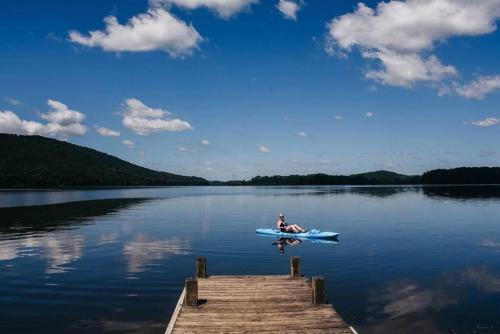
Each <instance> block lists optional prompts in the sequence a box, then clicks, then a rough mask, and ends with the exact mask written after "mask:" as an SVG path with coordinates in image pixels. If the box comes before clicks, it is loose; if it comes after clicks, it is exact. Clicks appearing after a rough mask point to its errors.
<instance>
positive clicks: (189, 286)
mask: <svg viewBox="0 0 500 334" xmlns="http://www.w3.org/2000/svg"><path fill="white" fill-rule="evenodd" d="M184 305H186V306H198V280H196V278H192V277H189V278H186V295H185V296H184Z"/></svg>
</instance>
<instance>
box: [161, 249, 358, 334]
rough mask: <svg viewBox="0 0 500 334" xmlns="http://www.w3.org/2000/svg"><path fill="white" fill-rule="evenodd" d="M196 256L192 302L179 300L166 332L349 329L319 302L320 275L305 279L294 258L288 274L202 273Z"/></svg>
mask: <svg viewBox="0 0 500 334" xmlns="http://www.w3.org/2000/svg"><path fill="white" fill-rule="evenodd" d="M200 259H203V258H199V259H198V260H197V277H198V279H197V280H196V284H197V287H198V296H197V299H198V301H199V303H198V306H197V307H185V306H186V305H181V304H179V305H178V306H179V310H177V311H176V312H174V316H172V320H171V321H170V323H169V327H168V328H167V332H166V333H167V334H187V333H191V334H196V333H227V334H246V333H252V334H253V333H263V334H271V333H277V332H278V333H279V332H286V333H291V334H294V333H295V334H298V333H305V334H324V333H333V334H348V333H349V334H352V333H353V332H352V331H351V329H350V328H349V327H348V326H347V324H346V323H345V322H344V320H343V319H342V317H340V315H339V314H338V313H337V312H336V311H335V310H334V309H333V308H332V307H331V306H330V305H328V304H325V303H326V293H325V292H324V280H313V281H310V280H308V279H306V278H304V277H301V276H300V259H299V260H293V259H292V260H291V262H290V265H291V275H276V276H274V275H263V276H257V275H240V276H207V275H206V267H205V266H206V263H205V262H204V260H200ZM204 276H205V277H206V278H203V277H204ZM193 284H194V283H193ZM313 292H316V296H315V297H313V296H314V294H313ZM184 293H185V292H184ZM314 303H318V304H319V305H314Z"/></svg>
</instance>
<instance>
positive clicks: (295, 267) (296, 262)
mask: <svg viewBox="0 0 500 334" xmlns="http://www.w3.org/2000/svg"><path fill="white" fill-rule="evenodd" d="M300 267H301V266H300V257H298V256H292V257H291V258H290V276H292V278H296V277H300V269H301V268H300Z"/></svg>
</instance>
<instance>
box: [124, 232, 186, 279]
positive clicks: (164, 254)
mask: <svg viewBox="0 0 500 334" xmlns="http://www.w3.org/2000/svg"><path fill="white" fill-rule="evenodd" d="M190 248H191V245H190V242H189V240H181V239H179V238H171V239H167V240H157V239H155V238H153V237H151V236H149V235H147V234H138V235H137V236H136V237H135V238H134V240H131V241H127V242H126V243H125V245H124V246H123V254H125V255H126V256H127V258H128V264H127V271H128V272H129V273H140V272H143V271H144V270H146V266H147V265H149V264H150V263H151V262H153V261H155V260H166V259H168V258H170V257H172V256H174V255H186V254H189V249H190Z"/></svg>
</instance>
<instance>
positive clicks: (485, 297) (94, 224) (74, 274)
mask: <svg viewBox="0 0 500 334" xmlns="http://www.w3.org/2000/svg"><path fill="white" fill-rule="evenodd" d="M65 202H70V203H65ZM280 211H284V212H285V213H286V215H287V219H288V222H293V223H300V224H303V225H305V226H309V227H315V228H319V229H322V230H330V231H335V232H340V233H341V235H340V238H339V240H338V243H329V244H328V243H312V242H309V241H304V242H301V243H290V242H286V241H279V240H276V239H274V238H272V237H260V236H257V235H255V233H254V231H255V228H258V227H269V226H273V225H274V224H275V220H276V216H277V214H278V213H279V212H280ZM277 241H279V242H277ZM283 252H284V254H282V253H283ZM198 255H204V256H206V257H207V258H208V271H209V273H212V274H264V273H267V274H286V273H288V265H289V256H290V255H298V256H301V257H302V261H303V271H304V274H305V275H307V276H312V275H316V274H322V275H323V276H325V277H326V279H327V283H328V286H327V288H328V297H329V301H330V302H332V303H333V305H334V306H335V308H336V309H337V310H338V311H339V313H340V314H341V315H342V316H343V317H344V318H345V319H346V321H347V322H348V323H349V324H351V325H353V326H355V327H356V329H358V331H359V332H360V333H403V332H404V333H500V316H499V315H500V188H499V187H467V188H463V187H448V188H445V187H441V188H425V189H423V188H414V187H398V188H390V187H353V188H349V187H290V188H289V187H278V188H272V187H269V188H266V187H261V188H251V187H233V188H227V187H187V188H183V187H179V188H146V189H110V190H99V189H95V190H74V191H31V192H29V191H19V192H7V191H4V192H0V333H33V332H36V333H54V332H58V333H101V332H110V333H113V332H116V333H163V331H164V329H165V327H166V324H167V322H168V320H169V317H170V315H171V312H172V311H173V308H174V306H175V303H176V301H177V298H178V295H179V293H180V291H181V289H182V286H183V281H184V278H185V277H186V276H189V275H192V274H193V272H194V261H195V258H196V256H198Z"/></svg>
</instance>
